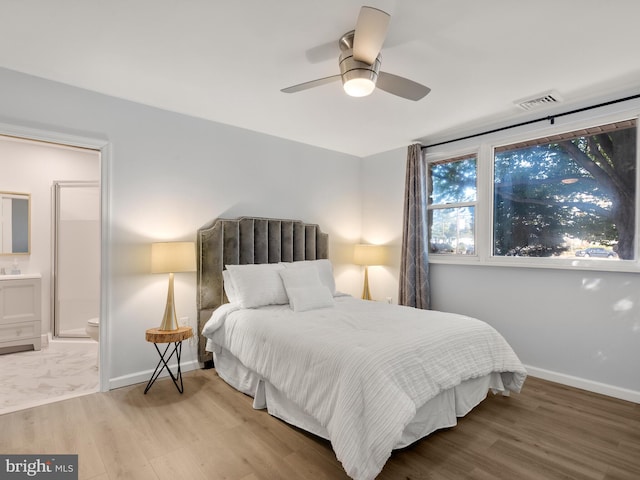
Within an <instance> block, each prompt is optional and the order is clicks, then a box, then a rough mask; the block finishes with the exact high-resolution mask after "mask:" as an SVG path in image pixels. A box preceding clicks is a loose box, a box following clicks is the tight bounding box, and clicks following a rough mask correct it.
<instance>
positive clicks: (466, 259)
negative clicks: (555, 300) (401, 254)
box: [429, 254, 640, 273]
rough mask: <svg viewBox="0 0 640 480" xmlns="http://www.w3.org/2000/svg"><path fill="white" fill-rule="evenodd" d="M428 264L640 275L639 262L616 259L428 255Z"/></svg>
mask: <svg viewBox="0 0 640 480" xmlns="http://www.w3.org/2000/svg"><path fill="white" fill-rule="evenodd" d="M429 263H432V264H443V265H474V266H484V267H510V268H546V269H559V270H580V271H596V272H624V273H640V262H638V261H634V260H617V259H595V258H590V259H585V258H579V257H576V258H527V257H490V258H484V259H482V258H480V256H478V255H457V256H454V255H438V254H430V255H429Z"/></svg>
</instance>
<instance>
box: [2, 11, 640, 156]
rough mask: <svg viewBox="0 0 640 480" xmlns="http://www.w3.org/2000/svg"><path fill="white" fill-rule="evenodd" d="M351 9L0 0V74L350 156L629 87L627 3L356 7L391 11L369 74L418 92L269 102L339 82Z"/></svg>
mask: <svg viewBox="0 0 640 480" xmlns="http://www.w3.org/2000/svg"><path fill="white" fill-rule="evenodd" d="M362 2H363V0H358V1H356V0H322V1H317V0H272V1H264V0H245V1H235V2H231V1H222V0H109V1H98V0H56V1H55V2H54V1H51V0H0V6H1V7H2V12H3V13H2V16H1V18H0V66H2V67H6V68H9V69H12V70H17V71H20V72H25V73H28V74H32V75H36V76H39V77H44V78H48V79H51V80H55V81H59V82H63V83H66V84H70V85H74V86H77V87H82V88H86V89H89V90H93V91H96V92H101V93H104V94H108V95H112V96H115V97H120V98H124V99H128V100H132V101H135V102H139V103H143V104H147V105H151V106H156V107H160V108H163V109H167V110H171V111H175V112H180V113H184V114H188V115H192V116H196V117H201V118H205V119H209V120H213V121H216V122H221V123H225V124H229V125H234V126H238V127H242V128H247V129H250V130H254V131H258V132H263V133H266V134H270V135H275V136H278V137H283V138H287V139H290V140H294V141H297V142H303V143H306V144H310V145H315V146H319V147H322V148H327V149H330V150H335V151H339V152H345V153H348V154H352V155H356V156H360V157H364V156H369V155H372V154H376V153H379V152H384V151H388V150H391V149H395V148H399V147H404V146H406V145H408V144H410V143H413V142H415V141H422V142H423V143H429V142H430V141H433V140H434V139H445V138H447V136H448V135H452V134H453V132H460V131H464V130H468V131H473V129H474V128H475V129H481V128H482V126H483V125H487V124H489V123H496V122H501V121H502V122H504V121H507V120H509V121H511V120H517V119H520V118H522V117H523V116H525V115H527V113H526V112H524V111H523V110H521V109H519V107H517V106H515V105H514V101H515V100H518V99H521V98H524V97H529V96H534V95H536V94H540V93H543V92H546V91H549V90H552V89H554V90H556V91H557V92H558V93H559V94H560V96H561V97H562V98H563V99H564V101H565V105H567V106H569V105H572V104H576V103H577V102H580V101H584V100H585V98H590V97H591V98H595V97H602V96H606V95H609V94H612V93H615V92H618V91H624V90H629V89H633V88H639V89H640V62H639V61H638V54H637V49H638V44H639V41H638V33H637V32H638V28H637V22H638V18H639V17H640V2H638V1H637V0H616V1H615V2H605V1H602V0H563V1H558V0H531V1H529V2H524V1H513V0H483V1H477V0H457V1H456V0H395V1H394V0H370V1H367V3H366V4H367V5H370V6H374V7H377V8H380V9H382V10H385V11H387V12H389V13H390V14H391V23H390V26H389V33H388V35H387V41H386V43H385V47H384V48H383V50H382V70H384V71H387V72H390V73H394V74H396V75H400V76H404V77H408V78H410V79H412V80H414V81H417V82H419V83H422V84H424V85H427V86H429V87H430V88H431V89H432V91H431V93H430V94H429V95H427V96H426V97H425V98H423V99H422V100H420V101H418V102H413V101H410V100H405V99H402V98H399V97H395V96H393V95H390V94H388V93H386V92H383V91H380V90H377V91H375V92H374V93H373V94H372V95H371V96H369V97H364V98H352V97H348V96H347V95H345V94H344V92H343V91H342V87H341V84H340V82H335V83H331V84H327V85H324V86H321V87H318V88H315V89H312V90H307V91H303V92H298V93H295V94H285V93H282V92H280V89H282V88H284V87H287V86H290V85H294V84H297V83H302V82H305V81H308V80H313V79H316V78H319V77H324V76H329V75H334V74H337V73H339V70H338V62H337V58H338V54H339V50H338V47H337V41H338V39H339V38H340V37H341V36H342V34H344V33H345V32H347V31H349V30H352V29H353V28H354V26H355V22H356V19H357V16H358V12H359V9H360V7H361V6H362V5H363V3H362ZM330 42H335V44H334V45H335V47H330V48H335V52H334V53H331V57H330V58H327V59H326V60H320V61H318V59H317V58H315V57H314V59H313V61H310V59H309V57H310V56H311V54H312V53H314V52H315V53H317V52H318V50H320V51H322V49H321V48H318V47H320V46H322V45H326V44H327V43H330ZM529 115H531V114H530V113H529Z"/></svg>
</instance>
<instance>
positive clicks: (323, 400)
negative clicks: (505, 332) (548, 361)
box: [197, 217, 526, 480]
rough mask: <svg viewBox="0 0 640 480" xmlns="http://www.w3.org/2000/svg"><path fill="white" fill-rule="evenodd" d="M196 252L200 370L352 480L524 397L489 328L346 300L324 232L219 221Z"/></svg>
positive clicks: (286, 224)
mask: <svg viewBox="0 0 640 480" xmlns="http://www.w3.org/2000/svg"><path fill="white" fill-rule="evenodd" d="M197 242H198V254H199V260H198V319H199V320H198V321H199V328H200V331H201V336H200V339H199V359H200V361H201V362H202V364H203V365H204V366H215V369H216V372H217V374H218V375H219V376H220V377H221V378H222V379H223V380H224V381H226V382H227V383H228V384H230V385H231V386H233V387H234V388H236V389H237V390H239V391H241V392H243V393H245V394H247V395H250V396H251V397H253V399H254V401H253V406H254V408H260V409H266V410H267V411H268V412H269V414H271V415H273V416H275V417H278V418H280V419H282V420H284V421H286V422H288V423H290V424H291V425H295V426H296V427H299V428H302V429H304V430H306V431H308V432H311V433H313V434H315V435H318V436H320V437H322V438H325V439H327V440H329V441H330V442H331V445H332V447H333V449H334V452H335V453H336V457H337V458H338V460H339V461H340V462H341V463H342V465H343V467H344V469H345V471H346V473H347V474H348V475H349V476H350V477H352V478H354V479H356V480H370V479H374V478H375V477H376V476H377V474H378V473H380V471H381V470H382V468H383V467H384V464H385V462H386V461H387V459H388V458H389V456H390V455H391V452H392V451H393V450H394V449H398V448H403V447H406V446H408V445H410V444H412V443H414V442H416V441H417V440H419V439H421V438H423V437H425V436H427V435H429V434H430V433H432V432H434V431H435V430H438V429H441V428H447V427H452V426H454V425H455V424H456V423H457V418H458V417H461V416H464V415H466V414H467V413H469V411H471V409H473V407H475V406H476V405H478V404H479V403H480V402H481V401H482V400H483V399H484V398H485V397H486V396H487V394H488V392H490V391H492V392H493V393H501V394H503V395H508V394H509V393H510V392H519V391H520V389H521V388H522V385H523V383H524V380H525V378H526V371H525V369H524V367H523V366H522V364H521V363H520V361H519V359H518V357H517V356H516V355H515V353H514V352H513V350H512V349H511V347H510V346H509V345H508V344H507V342H506V341H505V340H504V338H503V337H502V336H501V335H500V334H499V333H498V332H497V331H495V329H493V328H492V327H490V326H489V325H488V324H486V323H484V322H482V321H480V320H477V319H473V318H470V317H466V316H462V315H456V314H450V313H444V312H435V311H424V310H417V309H413V308H409V307H402V306H398V305H389V304H385V303H381V302H372V301H365V300H359V299H355V298H353V297H351V296H348V295H344V294H341V293H340V292H338V291H336V289H335V281H334V279H333V272H332V265H331V263H330V261H329V260H328V236H327V235H326V234H325V233H323V232H322V231H321V230H320V228H319V227H318V225H313V224H305V223H303V222H301V221H297V220H283V219H267V218H255V217H242V218H238V219H216V220H214V221H213V222H211V223H209V224H207V225H205V226H203V227H202V228H200V229H199V230H198V237H197ZM229 297H230V298H229ZM230 300H231V301H230Z"/></svg>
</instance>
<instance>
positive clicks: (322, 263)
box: [282, 258, 336, 295]
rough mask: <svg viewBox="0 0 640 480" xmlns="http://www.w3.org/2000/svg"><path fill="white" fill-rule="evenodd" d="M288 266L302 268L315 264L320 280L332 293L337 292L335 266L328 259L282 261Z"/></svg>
mask: <svg viewBox="0 0 640 480" xmlns="http://www.w3.org/2000/svg"><path fill="white" fill-rule="evenodd" d="M282 265H284V266H285V267H286V268H288V269H289V268H302V267H306V266H308V265H313V266H314V267H315V268H316V269H317V270H318V275H319V276H320V282H322V284H323V285H324V286H325V287H327V288H328V289H329V292H331V295H335V294H336V281H335V279H334V278H333V266H332V265H331V262H330V261H329V260H328V259H326V258H323V259H320V260H302V261H299V262H290V263H282Z"/></svg>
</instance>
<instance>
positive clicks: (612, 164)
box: [492, 120, 636, 260]
mask: <svg viewBox="0 0 640 480" xmlns="http://www.w3.org/2000/svg"><path fill="white" fill-rule="evenodd" d="M635 123H636V122H635V120H632V121H624V122H618V123H612V124H608V125H603V126H599V127H596V128H588V129H584V130H580V131H574V132H569V133H566V134H562V135H556V136H553V137H546V138H543V139H537V140H532V141H528V142H524V143H519V144H512V145H506V146H501V147H497V148H495V149H494V158H493V172H494V175H493V252H492V253H493V255H495V256H520V257H554V258H561V257H572V258H575V257H576V256H578V257H583V258H609V259H624V260H633V259H634V257H635V254H634V239H635V230H636V227H635V205H636V188H635V187H636V124H635Z"/></svg>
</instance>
